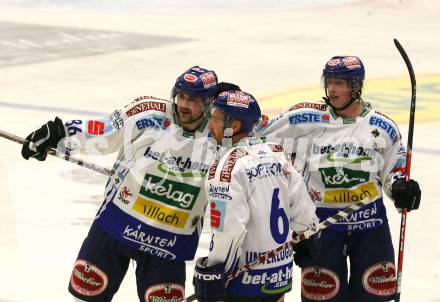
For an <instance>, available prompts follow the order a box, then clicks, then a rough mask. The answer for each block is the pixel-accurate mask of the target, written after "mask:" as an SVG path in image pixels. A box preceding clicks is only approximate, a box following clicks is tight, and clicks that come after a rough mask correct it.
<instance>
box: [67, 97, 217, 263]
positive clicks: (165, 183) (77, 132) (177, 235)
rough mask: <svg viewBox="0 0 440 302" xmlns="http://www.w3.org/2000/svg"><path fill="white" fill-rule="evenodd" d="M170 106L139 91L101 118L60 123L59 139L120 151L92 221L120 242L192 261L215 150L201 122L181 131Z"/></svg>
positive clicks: (92, 149)
mask: <svg viewBox="0 0 440 302" xmlns="http://www.w3.org/2000/svg"><path fill="white" fill-rule="evenodd" d="M174 106H175V105H174V104H173V103H171V102H169V101H167V100H163V99H158V98H155V97H150V96H145V97H140V98H138V99H136V100H134V101H133V102H132V103H131V104H129V105H127V106H126V107H125V108H124V109H122V110H116V111H114V112H113V114H112V115H111V116H110V117H108V118H104V119H97V120H72V121H68V122H66V123H65V127H66V133H68V135H69V137H68V138H67V139H66V141H65V144H66V145H68V146H70V148H73V149H78V150H80V151H81V153H87V154H96V152H98V153H102V154H108V153H112V152H116V151H119V153H118V156H117V160H116V162H115V164H114V166H113V170H114V174H113V175H112V176H111V177H110V178H109V180H108V182H107V185H106V188H105V196H104V198H105V200H104V203H103V204H102V206H101V208H100V209H99V212H98V214H97V216H96V218H95V223H97V224H98V225H99V226H100V227H101V228H102V229H104V230H105V231H106V232H108V233H109V234H111V235H112V236H113V237H114V238H116V239H117V240H120V241H121V242H123V243H124V244H125V245H127V246H129V247H132V248H134V249H138V250H140V251H143V252H145V253H147V254H150V255H153V256H157V257H160V258H163V259H170V260H174V259H176V260H190V259H193V258H194V255H195V251H196V249H197V245H198V239H199V234H200V231H201V228H202V226H203V219H202V218H203V214H204V209H205V206H206V196H205V191H204V182H205V179H206V177H205V176H206V175H207V173H208V170H209V166H210V164H211V163H212V162H213V161H214V159H215V155H216V143H215V141H214V140H212V139H211V138H210V137H209V136H210V132H209V130H208V129H207V127H206V124H207V123H206V121H205V122H204V123H203V124H201V125H200V126H199V127H198V128H197V129H196V130H195V131H194V132H193V133H189V132H185V131H184V129H183V128H182V127H180V126H179V123H178V120H177V118H176V117H175V116H174Z"/></svg>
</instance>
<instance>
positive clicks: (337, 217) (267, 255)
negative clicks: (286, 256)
mask: <svg viewBox="0 0 440 302" xmlns="http://www.w3.org/2000/svg"><path fill="white" fill-rule="evenodd" d="M371 202H372V201H371V200H369V199H368V198H365V199H363V200H361V201H359V202H357V203H355V204H352V205H351V206H349V207H347V208H345V209H343V210H341V211H339V212H338V213H336V214H335V215H333V216H331V217H329V218H327V219H326V220H324V221H322V222H321V223H319V224H318V225H317V226H316V227H314V228H310V229H307V230H305V231H304V232H303V233H301V234H299V235H298V236H296V237H295V238H293V239H292V240H290V241H287V242H286V243H284V244H283V245H280V246H279V247H277V248H276V249H274V250H271V251H269V252H267V253H265V254H264V255H262V256H260V257H258V259H257V260H255V261H253V262H249V263H247V264H246V265H244V266H242V267H240V268H239V269H238V270H236V271H235V272H232V273H230V274H229V275H228V276H227V280H228V282H229V281H230V280H232V279H233V278H236V277H238V276H240V275H242V274H244V273H245V272H248V271H250V270H251V269H253V268H255V267H256V266H258V265H261V264H264V263H265V262H266V260H267V259H270V258H272V257H274V256H275V255H277V254H278V253H280V252H281V251H283V250H286V249H289V248H291V247H292V245H295V244H297V243H298V242H300V241H303V240H306V239H308V238H310V237H311V236H313V235H314V234H316V233H318V232H319V231H321V230H324V229H326V228H328V227H329V226H331V225H332V224H334V223H336V222H338V221H340V220H342V219H344V218H346V217H347V216H348V215H350V214H352V213H353V212H355V211H357V210H359V209H360V208H362V207H363V206H365V205H367V204H369V203H371ZM195 299H196V296H195V295H194V294H193V295H191V296H189V297H188V298H186V300H184V301H187V302H192V301H195Z"/></svg>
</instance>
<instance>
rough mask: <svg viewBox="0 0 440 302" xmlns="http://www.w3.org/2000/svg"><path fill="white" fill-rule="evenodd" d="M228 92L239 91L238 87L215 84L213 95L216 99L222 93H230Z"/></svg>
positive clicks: (228, 84) (224, 83) (223, 83)
mask: <svg viewBox="0 0 440 302" xmlns="http://www.w3.org/2000/svg"><path fill="white" fill-rule="evenodd" d="M230 90H237V91H241V89H240V87H239V86H238V85H235V84H232V83H227V82H220V83H218V84H217V92H216V93H215V97H217V96H218V95H219V94H220V93H222V92H225V91H230Z"/></svg>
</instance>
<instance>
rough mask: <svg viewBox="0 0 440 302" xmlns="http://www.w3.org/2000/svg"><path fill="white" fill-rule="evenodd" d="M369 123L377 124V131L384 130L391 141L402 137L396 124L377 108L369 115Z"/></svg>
mask: <svg viewBox="0 0 440 302" xmlns="http://www.w3.org/2000/svg"><path fill="white" fill-rule="evenodd" d="M369 124H370V125H371V126H377V128H378V129H379V131H381V132H385V133H386V135H387V136H388V137H389V138H390V139H391V140H392V142H393V143H394V142H396V141H397V140H399V139H401V138H402V136H401V134H400V131H399V128H398V127H397V124H396V123H395V122H394V121H393V120H392V119H391V118H389V117H388V116H387V115H385V114H383V113H381V112H379V111H377V110H374V111H373V113H372V114H371V115H370V120H369Z"/></svg>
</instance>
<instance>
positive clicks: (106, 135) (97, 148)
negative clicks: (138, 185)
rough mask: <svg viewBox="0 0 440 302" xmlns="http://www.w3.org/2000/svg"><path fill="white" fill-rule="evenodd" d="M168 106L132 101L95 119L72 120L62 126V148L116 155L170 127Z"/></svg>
mask: <svg viewBox="0 0 440 302" xmlns="http://www.w3.org/2000/svg"><path fill="white" fill-rule="evenodd" d="M171 118H172V103H171V102H169V101H167V100H164V99H159V98H156V97H152V96H143V97H139V98H137V99H135V100H134V101H133V102H131V103H130V104H128V105H127V106H125V107H124V108H123V109H119V110H115V111H114V112H113V113H112V114H110V115H108V116H106V117H103V118H98V119H90V120H87V119H73V120H69V121H66V122H65V124H64V127H65V130H66V134H67V137H66V139H65V140H64V146H63V147H64V148H68V149H70V150H71V151H73V152H75V151H79V152H80V153H82V154H90V155H100V154H109V153H113V152H116V151H118V150H119V149H121V147H123V146H124V145H128V144H130V143H132V142H133V141H134V140H136V139H137V138H139V137H140V136H141V135H143V134H146V135H145V136H144V137H143V139H150V140H151V139H153V138H152V137H151V138H148V136H153V135H154V133H155V132H158V131H157V130H158V129H164V128H166V127H167V126H168V125H169V124H170V123H171Z"/></svg>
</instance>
